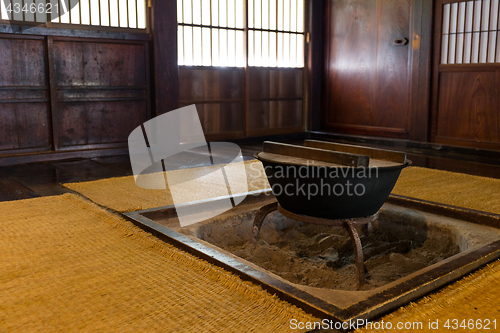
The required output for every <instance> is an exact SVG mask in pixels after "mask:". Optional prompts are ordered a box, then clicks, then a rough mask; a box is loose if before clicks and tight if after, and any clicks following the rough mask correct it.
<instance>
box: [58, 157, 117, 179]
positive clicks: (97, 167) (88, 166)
mask: <svg viewBox="0 0 500 333" xmlns="http://www.w3.org/2000/svg"><path fill="white" fill-rule="evenodd" d="M52 165H54V166H55V167H56V168H58V169H59V170H62V171H65V172H68V173H70V174H72V175H73V177H72V178H71V180H70V181H69V182H85V181H92V180H98V179H103V178H111V177H122V176H127V172H126V171H125V170H121V169H118V168H114V167H111V166H108V165H105V164H102V163H99V162H96V161H92V160H79V161H69V162H58V163H52Z"/></svg>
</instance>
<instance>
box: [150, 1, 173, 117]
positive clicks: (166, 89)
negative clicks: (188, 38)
mask: <svg viewBox="0 0 500 333" xmlns="http://www.w3.org/2000/svg"><path fill="white" fill-rule="evenodd" d="M151 27H152V34H153V59H154V61H153V73H154V92H155V94H154V96H155V108H156V115H159V114H163V113H165V112H168V111H172V110H175V109H177V108H178V107H179V66H178V64H177V1H176V0H156V1H154V3H153V8H152V15H151Z"/></svg>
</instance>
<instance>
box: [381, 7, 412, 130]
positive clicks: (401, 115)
mask: <svg viewBox="0 0 500 333" xmlns="http://www.w3.org/2000/svg"><path fill="white" fill-rule="evenodd" d="M379 6H380V9H379V13H380V14H379V15H380V18H379V25H378V52H377V93H376V112H375V114H374V121H373V125H374V126H378V127H388V128H400V129H404V128H406V126H407V113H408V97H409V96H408V58H409V53H408V47H409V46H408V45H404V46H394V45H393V42H394V40H395V39H397V38H408V37H409V35H410V32H409V28H410V22H409V20H410V0H392V1H380V2H379Z"/></svg>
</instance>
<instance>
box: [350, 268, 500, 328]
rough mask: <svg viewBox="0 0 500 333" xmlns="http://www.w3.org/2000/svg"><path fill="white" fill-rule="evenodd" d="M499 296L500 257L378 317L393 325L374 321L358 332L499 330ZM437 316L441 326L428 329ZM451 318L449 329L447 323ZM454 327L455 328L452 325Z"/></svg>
mask: <svg viewBox="0 0 500 333" xmlns="http://www.w3.org/2000/svg"><path fill="white" fill-rule="evenodd" d="M499 300H500V261H496V262H494V263H492V264H490V265H488V266H486V267H484V268H482V269H481V270H479V271H476V272H474V273H472V274H471V275H469V276H467V277H465V278H463V279H461V280H459V281H457V282H455V283H453V284H452V285H450V286H448V287H446V288H444V289H443V290H442V291H440V292H438V293H436V294H432V295H430V296H428V297H424V298H422V299H421V300H419V301H417V302H415V303H410V304H409V305H407V306H405V307H402V308H400V309H399V310H397V311H396V312H393V313H392V314H390V315H387V316H385V317H384V318H382V319H381V321H379V324H380V323H381V322H382V321H383V322H385V323H387V322H390V323H391V324H392V329H387V324H386V326H384V327H385V329H376V328H378V327H380V326H378V327H377V326H376V325H373V326H372V327H371V328H365V329H361V330H358V331H357V332H375V331H376V332H395V331H397V332H498V331H500V301H499ZM454 319H456V321H454ZM436 320H437V321H438V323H437V324H438V329H429V321H430V322H431V323H435V322H436ZM448 320H449V322H448V324H449V326H450V329H448V328H447V327H445V325H446V322H447V321H448ZM464 320H465V322H464ZM471 320H472V321H473V322H474V324H472V322H471ZM486 320H488V321H489V323H490V324H489V326H488V327H489V329H485V328H484V327H485V325H486V323H487V321H486ZM494 320H496V323H494V322H493V321H494ZM479 321H480V324H478V323H479ZM398 323H403V324H405V323H411V324H412V325H413V323H422V326H421V328H420V329H417V326H414V327H415V328H414V329H406V330H405V329H403V330H396V325H397V324H398ZM461 325H465V326H466V328H463V327H460V326H461ZM468 325H471V326H470V327H469V326H468ZM479 325H481V327H482V329H481V328H480V326H479ZM403 327H404V326H403ZM408 327H410V326H408ZM434 327H435V326H434ZM454 327H456V329H453V328H454Z"/></svg>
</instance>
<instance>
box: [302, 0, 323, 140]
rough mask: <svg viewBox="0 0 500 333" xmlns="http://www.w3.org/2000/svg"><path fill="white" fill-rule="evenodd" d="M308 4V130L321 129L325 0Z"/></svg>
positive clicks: (310, 1) (313, 0)
mask: <svg viewBox="0 0 500 333" xmlns="http://www.w3.org/2000/svg"><path fill="white" fill-rule="evenodd" d="M305 4H306V6H307V7H306V10H305V13H306V20H305V31H306V46H305V47H306V62H305V73H304V74H305V75H304V78H305V80H304V83H305V84H306V89H305V94H304V96H305V98H304V103H305V104H306V105H307V106H306V107H307V109H308V111H309V112H308V126H307V127H308V128H307V129H308V130H313V131H318V130H320V129H321V101H322V80H323V61H324V60H323V29H324V22H325V20H324V18H323V15H325V6H324V3H323V1H317V0H308V1H306V2H305Z"/></svg>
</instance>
